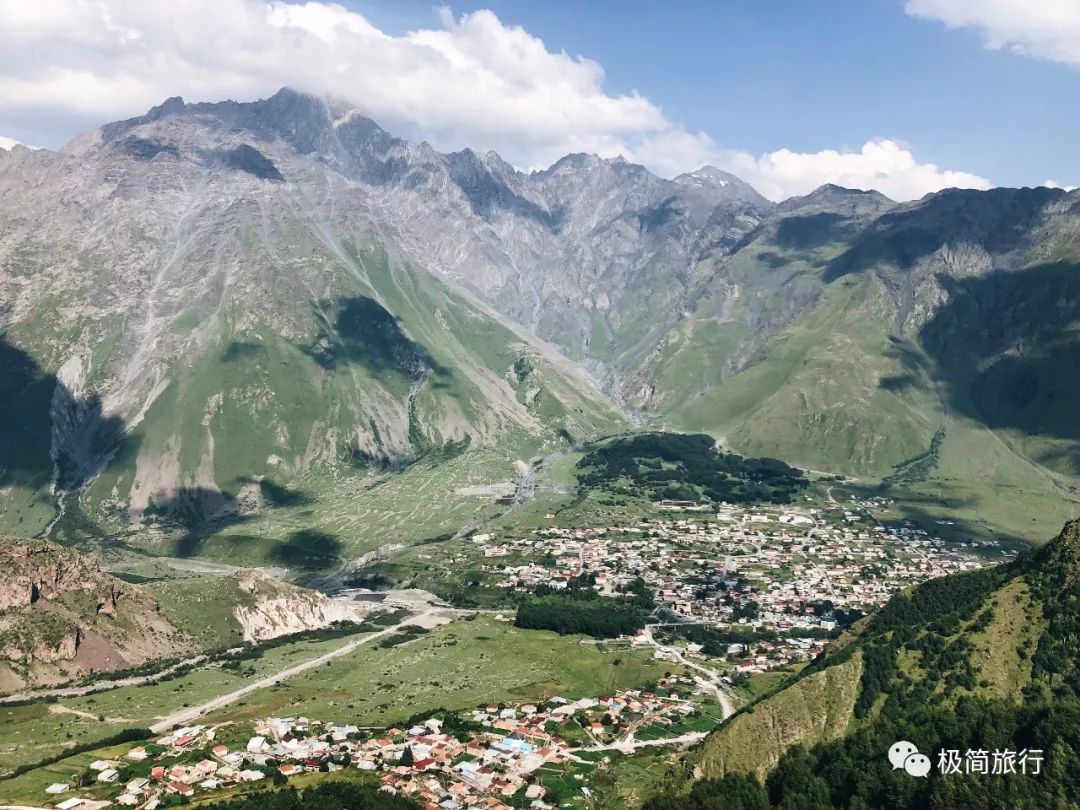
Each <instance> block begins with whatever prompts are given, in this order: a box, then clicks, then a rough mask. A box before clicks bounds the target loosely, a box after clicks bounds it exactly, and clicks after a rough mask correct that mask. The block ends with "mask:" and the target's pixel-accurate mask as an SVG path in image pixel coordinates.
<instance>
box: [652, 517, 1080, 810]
mask: <svg viewBox="0 0 1080 810" xmlns="http://www.w3.org/2000/svg"><path fill="white" fill-rule="evenodd" d="M1078 597H1080V521H1077V522H1072V523H1069V524H1068V525H1066V527H1065V529H1064V530H1063V531H1062V533H1061V534H1060V536H1059V537H1058V538H1057V539H1055V540H1053V541H1052V542H1050V543H1049V544H1047V545H1046V546H1044V547H1042V548H1041V549H1038V550H1036V551H1032V552H1029V553H1027V554H1025V555H1023V556H1021V557H1020V558H1019V559H1018V560H1017V561H1016V562H1014V563H1010V564H1007V565H1003V566H999V567H996V568H986V569H982V570H979V571H975V572H971V573H967V574H963V575H958V576H952V577H946V578H942V579H937V580H932V581H930V582H927V583H925V584H923V585H921V586H919V587H917V588H914V589H912V590H911V591H909V592H905V593H902V594H899V595H897V596H896V597H894V598H893V599H892V601H890V602H889V603H888V605H886V606H885V607H884V608H883V609H882V610H881V611H880V612H879V613H877V614H875V615H874V616H873V617H872V618H871V619H870V620H868V621H867V622H866V623H865V625H864V626H863V627H861V628H860V629H859V631H858V634H857V636H855V637H854V638H851V639H849V640H848V641H847V643H840V644H838V645H835V646H834V647H833V648H831V649H830V650H829V651H828V653H827V654H826V655H825V656H824V657H823V658H822V659H820V660H817V661H815V662H814V664H813V665H811V666H810V667H809V668H808V669H807V670H805V671H804V672H803V673H800V675H799V676H797V677H796V679H795V680H794V682H792V683H789V684H788V685H786V686H784V687H783V688H781V689H780V690H779V691H777V692H775V693H774V694H772V695H769V696H766V697H764V698H762V699H760V700H759V701H758V702H756V703H755V704H752V705H751V706H750V707H748V708H746V709H744V710H743V711H742V712H740V713H739V714H737V715H736V716H735V717H734V718H732V719H731V720H729V721H728V722H727V723H726V724H725V725H724V726H723V727H721V728H720V729H719V730H717V731H716V732H714V733H713V734H712V735H711V736H710V737H708V738H707V739H706V740H705V742H704V743H703V745H702V746H701V747H700V748H699V749H698V750H696V751H695V752H693V753H692V754H691V756H690V757H689V759H688V761H687V771H688V773H689V774H691V775H693V776H694V777H697V778H699V779H701V780H703V781H702V782H701V783H699V784H700V785H701V786H699V787H697V792H696V794H694V793H690V792H688V793H686V794H684V795H683V796H682V797H677V798H669V797H665V798H658V799H656V800H654V801H652V802H651V803H650V804H649V806H650V807H651V808H656V809H657V810H658V809H659V808H664V807H701V808H705V807H716V808H723V807H729V806H734V805H731V804H726V803H725V800H724V799H723V798H722V797H723V796H724V795H725V793H726V788H725V786H727V787H730V788H731V789H732V790H737V791H739V792H740V795H741V792H746V791H749V793H750V794H752V795H753V796H754V797H755V798H754V801H760V802H761V804H760V805H759V806H761V807H783V808H804V807H805V808H811V807H812V808H828V807H838V808H840V807H842V808H869V807H896V808H925V807H929V808H954V807H955V808H960V807H966V808H975V807H987V808H990V807H1031V808H1035V807H1047V806H1053V807H1074V806H1076V803H1075V799H1072V798H1069V797H1075V796H1077V795H1080V792H1078V789H1080V778H1078V776H1077V774H1078V773H1080V770H1078V768H1080V655H1078V654H1077V646H1076V643H1077V638H1078V634H1080V598H1078ZM897 740H908V741H911V742H912V743H914V744H915V745H916V746H917V747H918V749H919V750H920V751H921V752H924V753H927V752H929V754H930V756H931V760H932V763H933V766H934V767H933V769H932V770H931V772H930V775H929V777H928V778H926V779H918V778H914V777H911V776H909V775H908V774H906V773H905V772H903V771H902V770H900V771H894V770H893V769H892V767H891V766H890V764H889V762H888V759H887V756H886V754H887V752H888V749H889V747H890V746H891V745H892V744H893V743H894V742H896V741H897ZM950 749H956V750H959V751H961V752H966V751H967V750H968V749H975V750H980V749H981V750H987V751H993V750H1002V751H1004V750H1006V749H1011V750H1014V751H1017V752H1019V751H1021V750H1024V749H1028V750H1039V751H1041V752H1042V757H1043V762H1042V764H1041V768H1042V773H1041V774H1040V775H1039V776H1035V775H1033V774H1027V775H1024V774H1020V773H1017V774H1004V775H1002V774H999V775H994V776H991V775H982V774H978V773H971V774H968V773H960V774H953V773H949V774H943V773H940V772H939V770H938V753H937V752H939V751H941V750H950ZM744 774H751V775H752V776H754V777H755V780H754V782H752V783H748V782H746V780H745V779H744V777H743V776H742V775H744ZM758 779H761V780H763V781H762V782H757V781H756V780H758ZM747 785H750V787H747ZM740 806H742V805H740ZM747 806H751V805H747Z"/></svg>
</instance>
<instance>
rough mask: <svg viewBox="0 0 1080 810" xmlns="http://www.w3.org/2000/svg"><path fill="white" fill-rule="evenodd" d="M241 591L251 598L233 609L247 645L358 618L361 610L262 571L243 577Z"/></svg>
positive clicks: (344, 601)
mask: <svg viewBox="0 0 1080 810" xmlns="http://www.w3.org/2000/svg"><path fill="white" fill-rule="evenodd" d="M238 587H239V589H240V591H241V592H242V593H244V594H246V595H247V596H248V599H247V600H245V603H244V604H239V605H237V606H236V607H235V608H234V609H233V615H234V616H235V617H236V621H237V622H239V624H240V627H241V630H242V632H243V635H244V640H245V641H264V640H266V639H269V638H276V637H277V636H284V635H288V634H289V633H299V632H301V631H303V630H316V629H319V628H322V627H326V626H327V625H330V624H332V623H334V622H340V621H354V620H356V619H357V618H358V609H357V608H356V606H355V605H354V604H352V603H350V602H348V601H346V600H342V599H330V598H329V597H327V596H324V595H323V594H321V593H318V592H317V591H306V590H302V589H300V588H294V587H292V586H289V585H285V584H283V583H281V582H278V581H276V580H274V579H272V578H271V577H269V576H267V575H266V574H263V573H262V572H259V571H253V572H250V573H246V574H244V575H242V577H241V578H240V581H239V583H238Z"/></svg>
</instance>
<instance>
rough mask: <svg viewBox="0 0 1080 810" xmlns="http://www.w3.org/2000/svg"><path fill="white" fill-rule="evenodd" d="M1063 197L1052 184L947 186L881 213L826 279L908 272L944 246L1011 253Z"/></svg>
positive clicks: (832, 264)
mask: <svg viewBox="0 0 1080 810" xmlns="http://www.w3.org/2000/svg"><path fill="white" fill-rule="evenodd" d="M1064 196H1065V192H1064V191H1062V190H1061V189H1050V188H995V189H990V190H989V191H975V190H971V189H955V188H954V189H946V190H945V191H942V192H939V193H938V194H935V195H932V196H931V197H929V198H928V199H925V200H923V201H921V202H920V204H918V205H916V206H903V207H901V208H900V209H898V210H893V211H889V212H887V213H885V214H882V215H881V216H880V217H879V218H878V219H877V220H876V221H874V223H873V224H872V225H870V227H868V228H867V229H866V230H865V231H863V232H862V233H861V234H860V235H859V236H858V238H856V239H855V241H854V242H853V243H852V244H851V246H850V247H849V248H848V249H847V250H846V251H844V252H843V253H842V254H840V255H839V256H838V257H836V258H835V259H834V260H833V261H831V262H830V263H829V265H828V267H827V268H826V272H825V274H824V276H823V278H824V280H825V281H826V282H829V281H835V280H836V279H838V278H841V277H842V276H845V275H848V274H849V273H860V272H864V271H867V270H872V269H875V268H879V269H885V270H888V269H893V270H900V271H907V270H910V269H911V268H912V267H914V266H915V265H916V264H917V263H918V262H919V261H920V260H921V259H924V258H926V257H927V256H929V255H931V254H932V253H934V252H935V251H937V250H939V249H941V248H942V247H944V246H945V245H946V244H951V245H978V246H980V247H982V248H983V249H985V250H986V251H987V252H988V253H990V254H991V255H1002V254H1007V253H1010V252H1012V251H1014V250H1017V249H1019V248H1021V247H1023V246H1024V245H1025V244H1027V242H1028V241H1029V240H1030V235H1031V232H1032V230H1033V229H1034V228H1036V227H1037V226H1038V224H1039V223H1040V222H1041V221H1042V219H1043V217H1044V216H1045V211H1046V207H1047V206H1048V205H1049V204H1051V203H1054V202H1056V201H1058V200H1060V199H1061V198H1063V197H1064Z"/></svg>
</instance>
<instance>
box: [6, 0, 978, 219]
mask: <svg viewBox="0 0 1080 810" xmlns="http://www.w3.org/2000/svg"><path fill="white" fill-rule="evenodd" d="M913 2H914V0H913ZM439 16H440V23H441V25H438V26H435V27H431V28H425V29H420V30H415V31H410V32H407V33H405V34H402V35H400V36H394V35H391V34H387V33H386V32H384V31H382V30H380V29H379V28H378V27H376V26H375V25H373V24H372V23H371V22H370V21H369V20H368V19H367V18H365V17H364V16H363V15H361V14H358V13H356V12H354V11H351V10H349V9H347V8H345V7H343V6H340V5H336V4H332V3H327V2H315V1H313V2H305V3H297V4H294V3H287V2H282V1H281V0H274V2H269V3H264V2H261V1H260V0H175V1H174V2H171V3H128V2H121V0H96V2H85V0H37V2H35V3H32V4H30V3H0V126H3V127H4V128H6V129H7V130H8V131H19V130H20V128H22V129H23V130H26V131H38V130H37V127H38V126H39V122H40V121H41V120H47V121H52V122H55V124H54V127H55V131H56V134H57V135H60V134H61V132H60V131H61V129H64V128H66V131H64V132H63V135H65V136H70V135H73V134H75V133H76V132H78V131H81V130H85V129H88V128H91V127H92V126H96V125H98V124H100V123H103V122H105V121H108V120H115V119H120V118H127V117H130V116H133V115H138V114H140V113H142V112H144V111H145V110H146V109H148V108H149V107H151V106H153V105H154V104H157V103H159V102H160V101H161V100H162V99H163V98H166V97H167V96H173V95H183V96H184V97H185V98H189V99H193V100H206V101H212V100H219V99H221V98H225V97H229V98H235V99H237V100H250V99H254V98H258V97H265V96H269V95H271V94H272V93H274V92H275V91H276V90H277V89H278V88H279V87H282V86H290V87H296V88H297V89H301V90H306V91H308V92H312V93H315V94H317V95H331V96H340V97H342V98H347V99H349V100H351V101H353V102H354V103H356V104H358V105H360V106H361V108H362V109H363V110H364V112H365V113H367V114H368V115H370V116H371V117H373V118H375V119H376V120H377V121H379V122H380V123H382V124H384V125H385V126H387V127H388V128H390V129H395V128H397V129H404V130H407V131H408V132H410V133H419V134H420V135H421V136H422V137H424V138H426V139H427V140H429V141H430V142H431V143H433V144H434V145H435V146H436V147H438V148H441V149H459V148H461V147H463V146H471V147H473V148H475V149H477V150H479V151H486V150H488V149H494V150H495V151H497V152H499V153H500V154H501V155H502V156H503V157H505V158H506V159H507V160H509V161H510V162H511V163H513V164H515V165H517V166H519V167H521V168H525V169H529V168H538V167H544V166H548V165H550V164H551V163H553V162H554V161H555V160H557V159H558V158H560V157H561V156H563V155H565V154H568V153H571V152H589V153H596V154H598V155H601V156H602V157H614V156H616V155H624V156H625V157H626V158H627V159H629V160H635V161H638V162H641V163H644V164H645V165H647V166H648V167H649V168H651V169H653V170H655V171H657V172H658V173H660V174H663V175H665V176H672V175H675V174H678V173H680V172H683V171H687V170H691V169H695V168H697V167H698V166H700V165H702V164H704V163H711V164H713V165H716V166H718V167H720V168H723V169H726V170H728V171H730V172H732V173H733V174H736V175H739V176H740V177H742V178H743V179H745V180H746V181H747V182H749V183H751V184H752V185H754V186H756V187H757V188H759V190H760V191H761V192H762V193H763V194H765V195H766V196H768V197H770V198H772V199H782V198H784V197H787V196H791V195H794V194H802V193H805V192H806V191H809V190H811V189H812V188H814V187H816V186H817V185H820V184H821V183H824V182H834V183H838V184H841V185H848V186H853V187H856V188H874V189H878V190H879V191H882V192H883V193H885V194H887V195H889V196H891V197H893V198H895V199H912V198H915V197H920V196H922V195H923V194H925V193H927V192H929V191H935V190H938V189H940V188H944V187H947V186H951V185H964V186H971V187H976V188H984V187H986V186H988V185H989V181H987V180H986V179H985V178H982V177H977V176H975V175H972V174H968V173H966V172H956V171H948V170H943V169H939V168H938V167H937V166H934V165H933V164H930V163H920V162H919V161H918V160H917V159H916V157H915V155H914V153H913V151H912V150H911V149H910V148H909V147H907V146H905V145H903V144H901V143H900V142H898V141H895V140H889V139H875V140H871V141H868V142H866V143H865V144H864V145H863V146H862V147H861V149H859V150H857V151H837V150H824V151H821V152H814V153H805V152H796V151H793V150H789V149H781V150H779V151H776V152H772V153H768V154H764V155H752V154H749V153H747V152H743V151H737V150H731V149H727V148H725V147H723V146H722V145H721V144H720V143H718V142H717V141H716V140H715V139H714V138H713V137H711V136H709V135H707V134H704V133H693V132H688V131H686V130H685V129H684V128H682V127H680V126H678V125H677V124H676V123H674V122H672V121H671V120H670V119H669V118H668V117H667V116H665V114H664V112H663V110H662V109H661V108H660V107H659V106H658V105H657V104H655V103H654V102H652V101H650V100H649V99H647V98H645V97H644V96H642V95H640V94H639V93H636V92H630V93H626V94H612V93H609V92H608V91H607V90H606V89H605V88H604V71H603V68H602V67H601V65H599V64H598V63H597V62H595V61H593V60H590V59H588V58H586V57H582V56H572V55H569V54H567V53H565V52H555V51H552V50H550V49H549V48H548V47H547V46H546V44H545V43H544V42H543V41H542V40H541V39H539V38H538V37H536V36H534V35H532V34H530V33H529V32H528V31H526V30H525V29H523V28H521V27H519V26H510V25H506V24H504V23H503V22H502V21H501V20H500V19H499V18H498V17H497V16H496V15H495V14H494V13H493V12H491V11H487V10H480V11H476V12H473V13H470V14H464V15H461V16H454V15H453V14H451V13H450V12H449V11H448V10H446V9H443V10H442V11H441V12H440V15H439Z"/></svg>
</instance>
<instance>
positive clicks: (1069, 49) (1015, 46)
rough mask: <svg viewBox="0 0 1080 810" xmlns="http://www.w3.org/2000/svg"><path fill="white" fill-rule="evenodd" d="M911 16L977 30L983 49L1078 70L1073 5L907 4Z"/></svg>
mask: <svg viewBox="0 0 1080 810" xmlns="http://www.w3.org/2000/svg"><path fill="white" fill-rule="evenodd" d="M904 8H905V10H906V11H907V13H908V14H910V15H912V16H913V17H922V18H924V19H930V20H938V21H939V22H943V23H945V25H947V26H949V27H950V28H973V29H975V30H977V31H978V32H979V33H980V34H981V36H982V40H983V44H984V45H985V46H986V47H987V48H991V49H994V50H999V49H1006V50H1009V51H1012V52H1013V53H1018V54H1023V55H1024V56H1033V57H1036V58H1039V59H1046V60H1049V61H1051V62H1063V63H1065V64H1067V65H1072V66H1073V67H1080V3H1078V2H1077V0H907V4H906V5H905V6H904Z"/></svg>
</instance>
